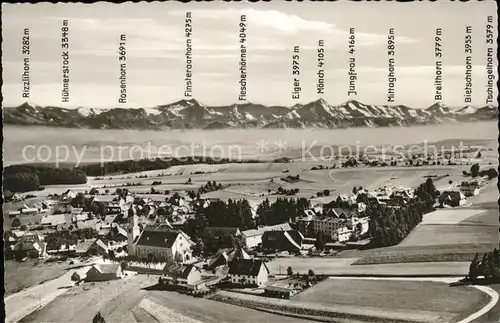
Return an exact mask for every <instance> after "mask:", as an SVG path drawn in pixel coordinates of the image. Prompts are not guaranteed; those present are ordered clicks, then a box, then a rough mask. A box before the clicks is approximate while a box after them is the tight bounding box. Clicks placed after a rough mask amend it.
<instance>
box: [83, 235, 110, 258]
mask: <svg viewBox="0 0 500 323" xmlns="http://www.w3.org/2000/svg"><path fill="white" fill-rule="evenodd" d="M76 254H77V255H101V256H102V255H107V254H108V246H107V245H106V244H105V243H104V242H102V240H101V239H83V240H80V241H77V243H76Z"/></svg>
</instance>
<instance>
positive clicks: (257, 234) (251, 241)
mask: <svg viewBox="0 0 500 323" xmlns="http://www.w3.org/2000/svg"><path fill="white" fill-rule="evenodd" d="M276 230H282V231H288V230H292V227H291V226H290V224H289V223H282V224H277V225H271V226H267V227H262V228H258V229H252V230H246V231H243V232H242V233H241V235H242V237H243V239H244V240H245V245H246V247H247V248H255V247H257V246H258V245H259V244H261V243H262V235H263V234H264V232H266V231H276Z"/></svg>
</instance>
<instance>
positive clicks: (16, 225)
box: [10, 218, 21, 228]
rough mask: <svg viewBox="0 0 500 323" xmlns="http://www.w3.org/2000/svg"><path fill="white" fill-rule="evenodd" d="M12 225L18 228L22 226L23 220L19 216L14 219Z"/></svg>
mask: <svg viewBox="0 0 500 323" xmlns="http://www.w3.org/2000/svg"><path fill="white" fill-rule="evenodd" d="M10 226H11V227H14V228H17V227H20V226H21V221H20V220H19V219H18V218H15V219H14V220H12V223H11V225H10Z"/></svg>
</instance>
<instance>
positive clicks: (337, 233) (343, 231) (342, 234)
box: [331, 227, 352, 242]
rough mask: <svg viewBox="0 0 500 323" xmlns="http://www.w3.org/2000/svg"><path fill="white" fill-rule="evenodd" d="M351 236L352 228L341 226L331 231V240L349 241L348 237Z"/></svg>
mask: <svg viewBox="0 0 500 323" xmlns="http://www.w3.org/2000/svg"><path fill="white" fill-rule="evenodd" d="M351 236H352V230H351V229H348V228H347V227H341V228H338V229H336V230H333V232H332V235H331V237H332V240H333V241H338V242H346V241H349V239H350V238H351Z"/></svg>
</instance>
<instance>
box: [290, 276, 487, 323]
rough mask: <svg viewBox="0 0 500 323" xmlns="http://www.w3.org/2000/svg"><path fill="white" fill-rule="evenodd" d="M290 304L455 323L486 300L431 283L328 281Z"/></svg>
mask: <svg viewBox="0 0 500 323" xmlns="http://www.w3.org/2000/svg"><path fill="white" fill-rule="evenodd" d="M292 301H293V302H312V303H318V304H321V305H324V306H332V305H333V306H337V305H345V306H356V307H359V308H360V309H363V308H365V307H366V308H369V309H374V310H376V309H378V310H380V311H381V312H384V311H389V312H390V311H394V312H396V313H399V314H401V313H405V311H408V315H407V318H408V319H410V318H412V315H415V319H417V318H418V317H419V314H421V319H422V320H425V318H429V317H431V316H433V319H432V320H431V322H438V321H440V322H445V321H446V322H450V321H453V322H456V321H459V320H460V319H462V318H464V317H465V316H467V315H468V314H470V313H471V312H475V311H476V310H477V309H478V308H481V307H482V306H483V305H484V304H485V303H487V301H488V296H487V295H485V294H483V293H482V292H480V291H478V290H477V289H475V288H473V287H464V286H461V287H449V286H448V284H445V283H441V282H433V281H405V280H368V279H336V278H330V279H327V280H325V281H323V282H321V283H319V284H317V285H315V286H313V287H311V288H309V289H307V290H305V291H303V292H301V293H299V294H297V295H295V296H294V297H293V298H292ZM419 311H421V313H419Z"/></svg>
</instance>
